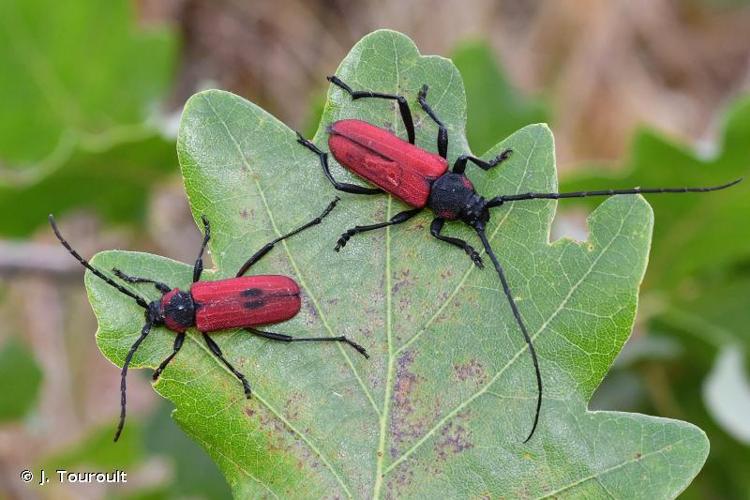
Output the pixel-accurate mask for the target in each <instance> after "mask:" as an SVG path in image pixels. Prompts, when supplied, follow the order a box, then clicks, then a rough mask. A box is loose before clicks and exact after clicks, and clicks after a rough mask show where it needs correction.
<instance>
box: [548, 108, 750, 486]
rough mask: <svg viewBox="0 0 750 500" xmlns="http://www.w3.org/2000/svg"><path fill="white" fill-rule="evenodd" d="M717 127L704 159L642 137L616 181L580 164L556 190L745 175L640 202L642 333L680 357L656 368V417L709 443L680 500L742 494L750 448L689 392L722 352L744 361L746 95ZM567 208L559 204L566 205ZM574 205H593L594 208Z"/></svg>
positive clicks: (749, 158)
mask: <svg viewBox="0 0 750 500" xmlns="http://www.w3.org/2000/svg"><path fill="white" fill-rule="evenodd" d="M723 122H724V125H723V128H722V130H721V133H720V135H719V137H718V139H717V145H716V150H715V151H711V152H710V153H709V154H707V153H706V152H698V151H695V150H693V149H691V148H690V147H688V146H686V145H684V144H680V143H678V142H676V141H674V140H670V139H669V138H666V137H664V136H663V135H661V134H659V133H658V132H656V131H653V130H649V129H643V130H640V131H639V132H638V133H637V134H636V137H635V139H634V141H633V144H632V146H631V151H630V154H629V157H628V159H627V160H626V161H625V162H624V165H623V168H622V169H621V170H618V172H617V173H611V174H609V175H606V174H603V173H602V169H600V168H596V166H590V167H592V168H590V169H589V170H588V171H585V170H584V171H579V170H576V171H574V172H573V173H572V174H571V175H569V176H567V177H566V178H565V179H564V180H563V183H562V187H563V189H564V190H568V191H577V190H588V189H596V188H602V187H612V188H622V187H626V186H627V187H632V186H637V185H640V186H643V187H647V186H669V185H672V186H688V185H693V186H697V185H713V184H721V183H723V182H725V181H728V180H731V179H734V178H738V177H743V176H744V177H745V180H744V182H742V183H740V184H739V185H737V186H734V187H732V188H731V189H728V190H726V191H721V192H717V193H708V194H695V195H671V196H670V195H664V196H660V195H655V196H652V197H649V202H650V203H651V204H652V205H653V207H654V211H655V213H656V217H657V220H658V221H659V223H658V224H657V225H656V227H655V229H654V245H653V247H654V250H653V252H652V255H651V259H650V265H649V270H648V273H647V274H646V279H645V282H644V297H645V298H647V299H645V300H647V302H646V301H644V305H645V304H646V303H648V304H649V305H648V307H645V308H644V309H645V310H646V311H648V314H649V316H650V317H649V322H648V329H649V333H654V334H660V335H663V336H667V337H668V338H669V339H673V340H676V341H677V342H679V346H680V348H681V351H682V354H681V355H680V358H679V360H678V362H676V363H675V365H676V366H674V367H673V368H671V369H664V368H663V367H661V368H658V369H660V370H664V376H665V377H666V378H665V379H664V380H663V384H664V386H665V387H666V388H668V397H669V398H671V399H673V400H674V401H675V403H676V404H669V405H664V404H659V403H658V402H656V405H657V406H659V410H660V412H661V413H662V414H665V415H667V416H679V417H682V418H689V419H690V420H691V421H692V422H695V423H696V424H698V425H700V426H701V428H703V429H705V431H706V432H707V434H708V436H709V437H710V439H711V442H712V443H713V446H712V450H711V456H710V457H709V459H708V463H707V464H706V467H705V469H704V471H703V473H702V474H701V476H700V478H699V480H698V481H696V482H695V483H694V485H693V487H691V488H690V490H688V492H687V494H688V498H689V497H691V496H695V497H704V496H706V495H707V494H708V495H713V496H717V497H731V496H733V495H734V496H737V495H740V496H742V495H743V494H744V492H746V491H747V486H748V481H747V480H746V479H745V477H744V476H743V474H741V473H739V472H738V473H736V474H733V473H731V471H732V470H737V471H740V470H744V469H743V467H744V468H746V467H747V464H748V463H750V450H749V449H748V447H747V445H746V444H744V443H743V442H741V441H737V440H735V439H734V438H732V437H731V436H730V435H729V434H727V429H726V428H725V427H723V426H722V424H721V422H719V421H713V418H714V417H713V415H715V414H716V411H715V410H714V412H713V413H710V412H709V411H708V410H709V408H710V406H711V404H712V400H713V398H712V397H710V396H708V395H707V393H706V390H707V389H704V390H703V391H699V390H696V388H699V387H702V386H705V384H706V383H707V381H708V380H709V379H708V378H707V377H708V376H709V373H711V370H712V369H714V367H715V366H716V364H717V363H718V362H719V360H720V357H719V353H720V352H722V351H723V350H726V349H730V348H735V347H736V348H740V349H742V350H743V351H744V355H745V359H746V360H750V358H749V357H748V353H750V332H749V331H748V329H747V324H748V319H750V310H749V309H748V307H747V293H748V291H750V281H749V280H748V278H747V275H746V274H747V273H746V271H745V272H744V273H743V272H742V268H743V266H744V267H746V266H747V262H748V260H749V259H750V245H748V243H747V242H748V240H749V239H750V229H748V224H747V220H746V219H747V213H748V211H749V210H750V182H748V179H747V176H748V173H750V146H749V145H748V141H747V137H748V135H749V134H750V97H749V96H745V97H743V98H740V99H738V100H737V101H736V102H735V103H733V104H732V105H731V106H730V107H729V108H728V112H727V113H726V115H725V117H724V118H723ZM576 202H577V201H576V200H570V201H569V203H570V205H572V204H575V203H576ZM578 203H586V206H589V207H593V206H596V204H597V203H599V201H598V200H596V199H588V200H578ZM570 205H567V206H570ZM746 366H750V365H748V363H746ZM650 373H652V371H644V372H642V374H641V376H643V377H644V378H645V380H644V385H650V380H649V379H648V377H649V374H650ZM744 376H745V377H747V372H745V374H744ZM663 396H664V395H662V398H663ZM652 397H654V396H652ZM657 399H658V397H657ZM745 400H746V395H742V394H737V395H736V396H730V397H728V398H727V401H728V402H732V403H735V404H736V405H737V407H736V408H735V410H734V411H735V412H740V413H741V410H742V402H743V401H745ZM644 410H648V411H653V409H652V408H644ZM730 431H731V429H730ZM707 492H708V493H707Z"/></svg>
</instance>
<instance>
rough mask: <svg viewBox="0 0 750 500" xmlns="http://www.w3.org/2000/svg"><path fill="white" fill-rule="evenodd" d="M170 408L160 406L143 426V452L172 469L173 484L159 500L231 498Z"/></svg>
mask: <svg viewBox="0 0 750 500" xmlns="http://www.w3.org/2000/svg"><path fill="white" fill-rule="evenodd" d="M171 412H172V405H170V404H168V403H166V402H162V403H161V404H160V405H159V408H158V410H157V411H155V412H154V413H153V414H152V415H151V417H150V418H149V419H148V422H147V423H146V429H145V436H144V439H145V445H146V449H147V450H148V451H149V452H150V453H152V454H156V455H159V456H166V457H168V458H169V459H170V461H171V463H172V465H173V467H174V480H173V482H172V484H171V485H170V488H169V491H168V494H167V493H166V492H165V493H164V494H163V496H159V497H158V498H184V497H188V498H211V499H219V498H230V497H231V493H230V491H229V485H227V482H226V481H225V480H224V476H222V475H221V472H219V468H218V467H217V466H216V464H215V463H214V462H213V461H212V460H211V459H210V458H209V456H208V455H207V454H206V453H205V452H204V451H203V449H202V448H201V447H200V446H199V445H198V444H197V443H196V442H195V441H193V440H191V439H190V438H189V437H187V435H185V433H184V432H182V430H180V429H179V428H178V427H177V426H176V425H174V421H173V420H172V418H171V417H170V413H171Z"/></svg>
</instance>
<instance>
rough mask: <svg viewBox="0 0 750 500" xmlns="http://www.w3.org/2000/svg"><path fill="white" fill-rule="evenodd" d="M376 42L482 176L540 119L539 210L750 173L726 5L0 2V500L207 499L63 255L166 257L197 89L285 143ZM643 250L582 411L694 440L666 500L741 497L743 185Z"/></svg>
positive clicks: (742, 20) (734, 36)
mask: <svg viewBox="0 0 750 500" xmlns="http://www.w3.org/2000/svg"><path fill="white" fill-rule="evenodd" d="M379 27H388V28H393V29H396V30H398V31H401V32H403V33H405V34H407V35H408V36H410V37H411V38H412V39H414V41H415V42H416V43H417V46H418V47H419V48H420V49H421V50H422V51H423V52H424V53H428V54H441V55H445V56H450V57H451V58H452V59H453V60H454V62H455V63H456V65H457V66H458V67H459V69H460V71H461V73H462V75H463V77H464V79H465V84H466V91H467V98H468V124H467V131H468V137H469V142H470V144H471V145H472V148H473V150H474V151H475V152H477V153H481V152H483V151H484V150H486V149H487V148H489V147H490V146H492V145H494V144H495V143H496V142H498V141H499V140H500V139H502V138H503V137H505V136H506V135H508V134H510V133H511V132H512V131H514V130H516V129H517V128H520V127H521V126H523V125H526V124H528V123H532V122H540V121H546V122H549V123H550V125H551V126H552V129H553V131H554V133H555V140H556V149H557V157H558V168H559V170H560V174H561V187H562V189H565V190H574V189H575V190H578V189H586V188H594V187H617V186H633V185H642V186H662V185H677V186H680V185H701V184H716V183H721V182H724V181H726V180H729V179H732V178H735V177H739V176H742V175H745V176H747V175H748V173H750V6H748V4H747V3H746V2H744V1H738V0H685V1H677V0H639V1H631V0H612V1H606V2H605V1H595V0H589V1H582V2H555V1H552V0H550V1H522V0H503V1H490V0H487V1H480V0H477V1H471V2H465V1H458V0H450V1H440V0H419V1H416V2H410V3H409V4H408V5H405V4H404V2H398V1H395V0H383V1H379V2H374V1H371V2H357V3H354V2H345V1H343V0H312V1H302V0H274V1H267V0H255V1H252V2H251V1H242V0H218V1H208V0H141V1H129V0H112V1H110V2H105V3H102V2H96V1H94V0H70V1H68V2H52V1H43V0H3V1H1V2H0V95H1V96H3V97H2V104H1V105H0V214H2V215H1V216H0V380H3V381H4V382H3V385H2V387H3V390H2V391H0V499H4V498H9V499H10V498H14V499H15V498H21V499H26V498H154V499H157V498H223V497H228V496H229V489H228V488H227V486H226V485H225V484H224V481H223V479H222V477H221V475H220V474H219V472H218V470H217V468H216V466H215V465H213V463H212V462H211V461H210V460H209V459H208V457H207V456H206V455H205V454H204V453H203V451H202V450H201V449H200V448H199V447H198V446H197V445H196V444H194V443H192V442H191V441H190V440H188V439H187V438H186V437H185V436H184V435H183V434H182V432H181V431H180V430H179V429H178V428H177V427H176V426H175V425H174V423H172V422H171V420H170V418H169V411H170V408H169V404H168V403H167V402H165V401H160V400H159V398H158V396H156V394H154V393H153V391H152V390H151V389H150V388H149V384H148V375H149V374H146V373H142V372H134V373H132V374H131V384H130V387H129V388H130V390H129V413H130V416H131V419H130V422H129V425H128V430H127V432H126V433H125V434H124V439H123V440H122V441H121V442H120V443H118V444H117V445H113V444H112V443H111V432H112V429H113V425H114V423H115V419H116V415H117V412H118V401H119V393H118V384H119V370H118V369H117V368H116V367H114V366H112V365H110V364H109V363H108V362H107V361H106V360H105V359H104V358H103V357H102V356H101V355H100V353H99V352H98V350H97V348H96V346H95V343H94V332H95V330H96V324H95V321H94V319H93V315H92V313H91V310H90V308H89V306H88V302H87V300H86V297H85V293H84V288H83V286H82V279H81V278H82V273H81V270H80V269H79V268H78V267H76V264H75V262H73V261H72V259H70V257H69V256H68V255H67V254H65V253H64V252H63V251H62V249H61V248H59V246H58V245H57V244H56V243H55V241H54V240H53V238H52V237H51V234H50V233H49V231H48V229H47V227H46V215H47V214H48V213H50V212H53V213H55V214H56V215H57V216H58V218H59V219H60V221H61V222H62V223H63V224H64V226H65V228H66V231H67V232H68V233H69V237H70V239H71V240H72V241H74V242H75V243H76V245H77V247H79V250H80V251H81V252H82V253H83V254H85V255H92V254H93V253H94V252H96V251H98V250H101V249H104V248H129V249H143V250H147V251H151V252H154V253H159V254H163V255H167V256H170V257H172V258H175V259H180V260H190V259H191V258H194V256H193V255H192V254H193V252H194V248H195V247H196V246H197V244H198V232H197V230H196V229H195V227H194V224H193V222H192V219H191V217H190V215H189V212H188V208H187V203H186V201H185V199H184V195H183V192H182V186H181V184H180V179H179V175H178V169H177V160H176V154H175V137H174V134H175V131H176V125H177V120H178V119H179V114H180V110H181V106H182V104H183V103H184V101H185V99H187V97H189V96H190V95H191V94H192V93H194V92H196V91H198V90H201V89H204V88H208V87H218V88H223V89H227V90H231V91H233V92H235V93H238V94H240V95H243V96H245V97H247V98H248V99H251V100H253V101H255V102H257V103H258V104H260V105H261V106H263V107H264V108H266V109H268V110H269V111H271V112H272V113H274V114H275V115H276V116H278V117H279V118H280V119H282V120H283V121H285V122H286V123H288V124H289V125H290V126H291V127H293V128H298V129H302V130H305V131H306V132H307V133H308V135H311V134H312V132H313V131H314V130H315V128H316V127H317V119H318V116H319V114H320V112H321V110H322V103H323V99H324V93H325V90H326V84H327V82H326V81H325V78H324V77H325V76H326V75H328V74H331V73H332V72H333V71H334V70H335V68H336V66H337V65H338V63H339V61H340V60H341V58H342V57H343V56H344V55H345V54H346V52H347V51H348V49H349V48H350V47H351V45H352V44H353V43H354V42H356V41H357V40H358V39H359V38H361V36H363V35H364V34H366V33H368V32H370V31H372V30H373V29H376V28H379ZM649 201H650V202H651V203H652V205H653V207H654V210H655V214H656V226H655V231H654V244H653V248H652V251H651V260H650V265H649V269H648V272H647V275H646V280H645V282H644V285H643V288H642V293H641V300H640V307H639V312H638V321H637V325H636V329H635V332H634V334H633V337H632V339H631V341H630V342H629V343H628V345H627V346H626V348H625V350H624V351H623V352H622V353H621V355H620V357H619V358H618V361H617V363H616V365H615V367H614V368H613V370H612V372H611V373H610V374H609V376H608V377H607V379H606V380H605V383H604V384H603V385H602V387H601V388H600V389H599V390H598V392H597V394H596V396H595V400H594V401H593V402H592V408H600V409H618V410H627V411H640V412H644V413H649V414H655V415H661V416H665V417H675V418H680V419H683V420H687V421H689V422H693V423H695V424H697V425H699V426H700V427H701V428H703V429H704V430H705V431H706V432H707V433H708V435H709V438H710V440H711V453H710V456H709V458H708V462H707V464H706V466H705V468H704V469H703V471H702V472H701V473H700V474H699V476H698V477H697V478H696V480H695V481H694V482H693V484H692V485H691V486H690V488H689V489H688V490H687V491H686V492H685V493H684V494H683V497H684V498H709V499H713V498H716V499H719V498H722V499H723V498H750V474H748V471H750V418H748V415H749V414H750V376H748V367H749V366H750V364H748V359H749V356H748V352H750V331H748V324H750V307H748V306H749V305H750V299H749V297H750V224H748V222H747V217H748V215H749V214H750V182H748V181H746V182H745V183H744V184H742V185H740V186H739V187H738V188H735V189H733V190H731V191H726V192H722V193H720V194H716V195H712V196H699V195H696V196H684V197H679V196H674V197H662V198H659V197H651V198H650V199H649ZM597 203H598V202H596V201H595V202H592V203H573V202H572V201H571V202H566V203H561V204H560V211H559V214H558V217H557V220H556V225H555V228H556V229H555V234H554V235H553V237H554V238H558V237H561V236H569V237H575V238H579V239H583V238H585V236H586V228H585V223H584V221H585V214H586V213H587V211H588V210H590V209H591V208H592V207H593V206H595V205H596V204H597ZM43 466H47V467H49V468H52V469H54V468H59V467H67V468H70V469H75V468H78V469H79V470H100V469H101V470H111V469H112V468H122V469H125V470H127V471H128V478H129V481H128V483H127V485H125V486H110V487H106V486H101V485H96V486H92V485H86V486H72V485H55V484H50V485H48V486H46V487H44V488H39V487H33V486H30V485H27V484H25V483H23V482H22V481H20V479H19V478H18V475H19V473H20V471H21V470H23V469H27V468H28V469H31V470H32V471H33V470H35V469H38V468H39V467H43Z"/></svg>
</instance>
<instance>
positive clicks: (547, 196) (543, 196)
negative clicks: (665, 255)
mask: <svg viewBox="0 0 750 500" xmlns="http://www.w3.org/2000/svg"><path fill="white" fill-rule="evenodd" d="M740 182H742V177H740V178H739V179H735V180H733V181H732V182H728V183H726V184H722V185H720V186H708V187H695V188H689V187H682V188H633V189H602V190H600V191H576V192H573V193H521V194H511V195H503V196H496V197H494V198H492V199H491V200H490V201H488V202H487V207H488V208H492V207H497V206H499V205H502V204H503V203H505V202H506V201H521V200H559V199H562V198H585V197H587V196H612V195H615V194H660V193H707V192H709V191H719V190H721V189H726V188H728V187H732V186H734V185H735V184H738V183H740Z"/></svg>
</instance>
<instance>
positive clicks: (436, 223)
mask: <svg viewBox="0 0 750 500" xmlns="http://www.w3.org/2000/svg"><path fill="white" fill-rule="evenodd" d="M443 224H445V219H441V218H440V217H437V218H435V219H433V221H432V224H431V225H430V234H431V235H433V236H434V237H435V238H437V239H439V240H440V241H445V242H446V243H450V244H451V245H453V246H455V247H458V248H460V249H461V250H463V251H464V252H466V255H468V256H469V257H470V258H471V261H472V262H473V263H474V264H475V265H476V266H477V267H478V268H479V269H482V268H484V264H483V263H482V258H481V257H480V256H479V253H477V251H476V250H474V248H472V246H471V245H469V244H468V243H466V242H465V241H464V240H461V239H458V238H451V237H450V236H443V235H441V234H440V232H441V231H442V230H443Z"/></svg>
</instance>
